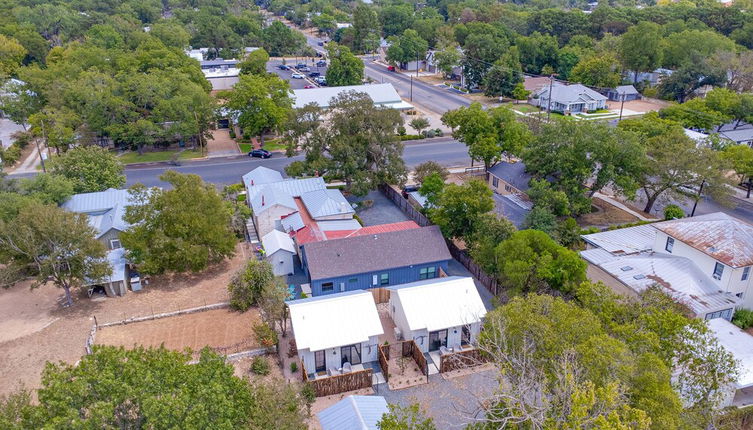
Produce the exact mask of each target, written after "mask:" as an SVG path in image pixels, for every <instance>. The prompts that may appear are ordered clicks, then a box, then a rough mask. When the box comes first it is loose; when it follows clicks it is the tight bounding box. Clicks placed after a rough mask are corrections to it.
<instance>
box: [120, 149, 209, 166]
mask: <svg viewBox="0 0 753 430" xmlns="http://www.w3.org/2000/svg"><path fill="white" fill-rule="evenodd" d="M175 154H176V152H175V151H156V152H145V153H144V154H143V155H139V153H138V152H135V151H129V152H126V153H124V154H121V155H120V156H118V159H119V160H120V161H121V162H122V163H123V164H134V163H155V162H159V161H170V160H172V158H173V156H174V155H175ZM179 154H180V155H178V159H180V160H188V159H191V158H200V157H202V155H201V152H200V151H195V150H192V149H187V150H185V151H181V152H180V153H179Z"/></svg>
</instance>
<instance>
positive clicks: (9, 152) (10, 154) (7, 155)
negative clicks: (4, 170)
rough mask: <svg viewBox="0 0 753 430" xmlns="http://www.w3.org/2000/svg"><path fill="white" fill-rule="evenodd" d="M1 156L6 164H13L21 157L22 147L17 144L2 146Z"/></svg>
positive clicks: (0, 147) (0, 148)
mask: <svg viewBox="0 0 753 430" xmlns="http://www.w3.org/2000/svg"><path fill="white" fill-rule="evenodd" d="M0 158H2V160H3V164H4V165H6V166H8V167H10V166H13V165H14V164H16V162H17V161H18V160H19V159H20V158H21V148H19V147H18V146H17V145H16V144H13V145H11V146H9V147H7V148H3V147H2V146H0Z"/></svg>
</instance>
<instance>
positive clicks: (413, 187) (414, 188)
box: [401, 185, 418, 199]
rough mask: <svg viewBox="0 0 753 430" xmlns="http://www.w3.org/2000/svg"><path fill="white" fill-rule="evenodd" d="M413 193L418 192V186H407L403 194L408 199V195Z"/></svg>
mask: <svg viewBox="0 0 753 430" xmlns="http://www.w3.org/2000/svg"><path fill="white" fill-rule="evenodd" d="M413 191H418V185H406V186H405V187H403V192H402V193H401V194H402V195H403V197H405V198H406V199H407V198H408V193H412V192H413Z"/></svg>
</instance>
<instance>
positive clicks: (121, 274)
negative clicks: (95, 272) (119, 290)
mask: <svg viewBox="0 0 753 430" xmlns="http://www.w3.org/2000/svg"><path fill="white" fill-rule="evenodd" d="M125 253H126V250H125V249H124V248H117V249H113V250H111V251H108V252H107V262H108V263H110V268H111V269H112V273H111V274H110V276H108V277H106V278H105V279H102V280H101V281H97V282H93V281H91V280H90V279H87V280H86V282H87V284H86V285H98V284H102V283H110V282H118V281H124V280H125V273H126V264H127V262H128V261H127V260H126V258H125Z"/></svg>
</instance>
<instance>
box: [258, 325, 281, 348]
mask: <svg viewBox="0 0 753 430" xmlns="http://www.w3.org/2000/svg"><path fill="white" fill-rule="evenodd" d="M254 334H255V335H256V340H257V341H258V342H259V343H260V344H261V345H262V346H263V347H265V348H271V347H273V346H275V345H277V332H276V331H274V330H273V329H272V327H270V326H269V325H268V324H266V323H257V324H254Z"/></svg>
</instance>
